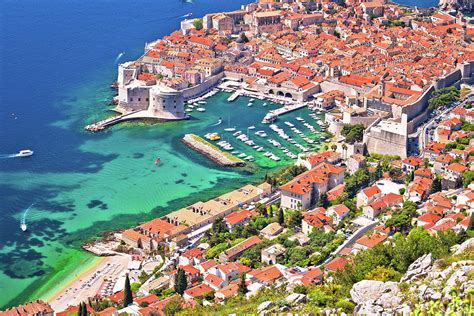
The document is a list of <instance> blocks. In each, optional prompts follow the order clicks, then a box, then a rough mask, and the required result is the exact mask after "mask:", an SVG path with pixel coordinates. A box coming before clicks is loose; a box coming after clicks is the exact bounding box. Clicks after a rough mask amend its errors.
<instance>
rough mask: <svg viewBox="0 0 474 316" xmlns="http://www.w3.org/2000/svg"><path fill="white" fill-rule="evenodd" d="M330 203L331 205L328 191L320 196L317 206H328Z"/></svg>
mask: <svg viewBox="0 0 474 316" xmlns="http://www.w3.org/2000/svg"><path fill="white" fill-rule="evenodd" d="M328 205H329V200H328V195H327V194H326V193H323V194H321V196H320V197H319V200H318V203H317V206H322V207H328Z"/></svg>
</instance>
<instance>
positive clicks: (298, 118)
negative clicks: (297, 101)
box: [296, 116, 304, 122]
mask: <svg viewBox="0 0 474 316" xmlns="http://www.w3.org/2000/svg"><path fill="white" fill-rule="evenodd" d="M296 119H297V120H298V121H300V122H302V121H304V118H302V117H299V116H298V117H296Z"/></svg>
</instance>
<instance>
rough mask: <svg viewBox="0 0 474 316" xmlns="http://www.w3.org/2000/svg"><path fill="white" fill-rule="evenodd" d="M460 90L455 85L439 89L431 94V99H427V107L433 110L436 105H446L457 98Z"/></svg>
mask: <svg viewBox="0 0 474 316" xmlns="http://www.w3.org/2000/svg"><path fill="white" fill-rule="evenodd" d="M459 97H460V91H459V89H457V88H456V87H449V88H444V89H439V90H437V91H435V92H433V94H432V95H431V99H429V100H428V109H429V110H433V109H436V108H438V107H443V106H447V105H448V104H450V103H452V102H454V101H457V100H459Z"/></svg>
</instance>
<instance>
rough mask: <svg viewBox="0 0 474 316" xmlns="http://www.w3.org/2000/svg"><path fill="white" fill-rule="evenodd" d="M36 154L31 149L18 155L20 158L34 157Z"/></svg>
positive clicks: (21, 151)
mask: <svg viewBox="0 0 474 316" xmlns="http://www.w3.org/2000/svg"><path fill="white" fill-rule="evenodd" d="M33 154H34V152H33V151H32V150H29V149H24V150H20V151H19V152H18V154H17V156H18V157H29V156H33Z"/></svg>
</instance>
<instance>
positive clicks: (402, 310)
mask: <svg viewBox="0 0 474 316" xmlns="http://www.w3.org/2000/svg"><path fill="white" fill-rule="evenodd" d="M410 312H411V308H410V306H408V305H407V304H403V305H400V306H399V307H397V308H396V309H395V314H396V315H410Z"/></svg>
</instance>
